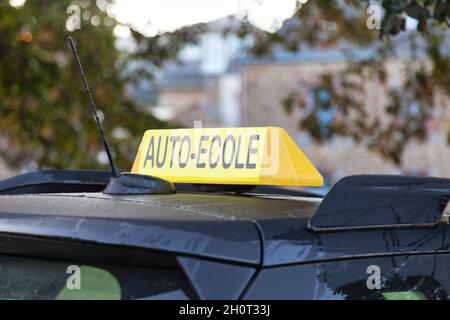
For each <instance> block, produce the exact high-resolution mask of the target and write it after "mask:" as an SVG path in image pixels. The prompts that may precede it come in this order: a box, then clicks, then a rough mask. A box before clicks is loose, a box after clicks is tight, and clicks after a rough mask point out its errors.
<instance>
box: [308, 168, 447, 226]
mask: <svg viewBox="0 0 450 320" xmlns="http://www.w3.org/2000/svg"><path fill="white" fill-rule="evenodd" d="M449 199H450V179H444V178H428V177H410V176H394V175H392V176H390V175H356V176H349V177H345V178H343V179H341V180H339V181H338V182H337V183H336V184H335V185H334V186H333V187H332V188H331V190H330V191H329V192H328V194H327V195H326V196H325V198H324V199H323V200H322V202H321V204H320V205H319V207H318V208H317V210H316V211H315V213H314V215H313V216H312V217H311V219H310V220H309V222H308V229H309V230H310V231H313V232H333V231H358V230H370V229H386V228H388V229H389V228H394V229H399V228H423V227H433V226H435V225H438V224H444V223H448V214H445V212H444V211H446V210H445V207H446V206H448V202H449Z"/></svg>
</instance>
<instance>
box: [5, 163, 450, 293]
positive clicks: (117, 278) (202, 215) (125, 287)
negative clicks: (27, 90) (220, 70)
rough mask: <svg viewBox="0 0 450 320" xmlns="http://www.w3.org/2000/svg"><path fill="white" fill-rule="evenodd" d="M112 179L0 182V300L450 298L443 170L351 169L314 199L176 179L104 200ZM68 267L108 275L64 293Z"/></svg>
mask: <svg viewBox="0 0 450 320" xmlns="http://www.w3.org/2000/svg"><path fill="white" fill-rule="evenodd" d="M109 178H110V174H109V173H107V172H94V171H88V172H82V171H72V172H71V171H43V172H38V173H33V174H29V175H23V176H18V177H14V178H12V179H9V180H5V181H3V182H0V298H6V299H56V298H69V299H70V298H87V299H89V298H104V299H448V298H449V297H450V249H449V245H450V226H449V225H448V221H447V220H448V205H447V202H448V199H449V196H450V180H448V179H437V178H411V177H400V176H398V177H395V176H354V177H348V178H345V179H343V180H341V181H340V182H338V183H337V184H336V185H335V186H334V187H333V189H332V190H331V191H330V192H329V193H328V194H327V196H326V197H325V199H322V198H320V197H316V196H313V195H310V194H302V193H298V194H296V193H295V192H293V193H291V194H289V192H287V191H282V192H280V190H277V191H274V190H267V189H266V190H265V189H259V190H258V188H257V189H255V190H254V191H252V192H250V193H244V194H234V193H231V192H225V193H204V192H198V191H195V190H189V189H187V190H186V188H184V189H185V191H182V189H183V186H177V193H175V194H165V195H155V194H153V195H108V194H104V193H102V192H101V190H103V189H104V187H105V185H106V183H107V182H108V180H109ZM275 192H276V193H277V194H274V193H275ZM446 206H447V208H446ZM70 266H78V267H80V268H81V271H82V272H81V276H82V277H83V275H84V274H83V270H84V271H86V270H87V271H86V272H87V273H88V274H89V275H88V276H87V278H86V279H88V278H89V279H93V278H95V279H97V280H98V279H104V281H103V282H102V281H100V282H98V283H97V285H94V284H92V283H88V281H87V280H83V278H82V279H81V290H79V291H77V290H73V291H68V290H67V288H66V286H67V281H68V278H70V276H71V272H70ZM374 266H375V267H374ZM374 268H375V269H377V270H378V271H379V272H380V275H379V277H378V279H375V281H374V277H373V275H374V271H373V270H375V269H374ZM375 271H376V270H375ZM96 272H97V273H96ZM92 274H93V275H92ZM95 275H97V277H96V276H95ZM102 277H103V278H102ZM377 281H378V282H377ZM99 283H100V284H99ZM371 284H372V285H371ZM373 285H375V287H374V286H373ZM83 290H84V291H83ZM79 292H83V294H81V295H79Z"/></svg>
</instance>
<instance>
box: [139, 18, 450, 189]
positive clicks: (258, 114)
mask: <svg viewBox="0 0 450 320" xmlns="http://www.w3.org/2000/svg"><path fill="white" fill-rule="evenodd" d="M225 24H229V20H224V19H223V20H219V21H216V22H214V23H213V24H212V28H210V29H211V30H212V31H211V32H210V33H208V34H206V35H204V36H203V38H202V40H201V41H200V44H199V45H198V46H195V47H194V46H192V47H189V48H186V49H185V50H184V51H183V52H182V53H181V55H180V61H181V63H175V62H171V63H168V64H167V65H166V67H165V68H164V70H163V72H162V73H161V75H160V76H159V77H158V78H157V80H156V82H155V83H153V84H151V85H149V87H148V88H147V89H145V88H144V89H142V90H143V91H144V92H150V91H151V92H153V96H152V97H153V98H152V100H151V102H150V99H148V100H147V101H149V102H148V103H145V105H146V107H147V108H148V109H149V111H150V112H152V113H153V114H154V115H155V116H156V117H158V118H160V119H161V120H165V121H169V122H171V123H173V124H177V125H179V126H183V127H192V126H193V125H194V121H202V122H203V126H204V127H231V126H280V127H283V128H285V129H286V130H287V131H288V132H289V133H290V135H291V136H292V137H293V138H294V139H295V140H296V142H297V143H298V144H299V145H300V146H301V148H302V149H303V151H304V152H305V153H306V154H307V155H308V156H309V157H310V158H311V159H313V162H314V163H315V164H316V165H317V166H318V168H319V170H321V172H322V173H324V174H325V175H326V176H327V177H329V179H330V180H331V181H336V180H337V179H339V178H341V177H342V176H345V175H350V174H358V173H386V174H402V173H404V174H412V175H432V176H446V177H450V166H448V165H447V164H446V162H445V161H444V160H443V159H448V158H449V157H450V148H449V146H448V144H447V141H446V133H447V130H448V128H449V126H450V110H449V107H448V105H449V102H448V101H440V102H439V103H440V104H442V105H444V106H445V107H444V108H440V109H439V115H436V116H435V120H433V123H431V124H429V130H430V137H429V139H428V141H427V142H426V143H410V144H409V145H408V146H407V148H406V151H405V153H404V158H403V159H404V161H403V164H402V165H401V166H400V167H398V166H396V165H394V164H393V163H392V162H389V161H387V160H386V159H384V158H382V157H381V156H380V155H379V154H377V153H374V152H371V151H369V150H367V148H366V147H364V146H359V145H356V144H355V143H353V142H352V141H351V140H349V139H345V138H334V139H333V140H332V141H329V142H327V143H323V144H317V143H315V142H314V141H313V140H312V139H311V138H310V136H309V135H308V134H307V133H306V132H302V131H300V130H299V119H300V117H301V115H300V113H299V112H300V111H299V110H296V111H295V112H294V113H291V114H289V113H287V112H286V111H285V110H284V108H283V103H282V102H283V100H284V99H285V98H286V97H287V96H288V95H289V94H291V93H292V92H295V91H298V92H302V93H303V94H304V95H305V96H306V97H308V94H309V92H311V91H312V90H314V89H315V88H316V87H317V86H318V85H319V82H320V76H321V74H323V73H324V72H325V71H326V72H337V71H338V70H340V69H341V68H343V67H345V65H346V63H347V57H346V56H345V55H344V54H343V53H342V51H340V50H336V49H334V50H333V49H329V50H313V49H307V50H302V51H300V52H298V53H285V52H275V54H274V55H273V56H271V57H270V58H255V57H251V56H246V55H244V54H243V52H245V46H246V43H245V41H243V40H239V39H237V38H236V37H232V36H227V37H223V36H222V33H221V28H222V27H223V26H224V25H225ZM400 42H401V41H400ZM397 49H398V53H399V57H400V58H399V59H397V60H392V61H390V62H389V68H388V71H389V72H388V79H389V80H388V81H389V82H390V83H391V84H394V85H395V84H400V83H401V82H402V80H403V78H402V77H403V75H402V74H403V73H402V68H403V67H404V59H410V58H411V57H410V56H409V54H408V52H409V51H408V50H409V48H408V47H406V46H405V47H404V46H402V45H399V47H398V48H397ZM373 53H374V50H370V49H365V50H361V49H358V48H354V52H353V55H354V58H356V59H360V58H364V57H367V56H368V55H370V54H373ZM149 88H151V89H149ZM366 89H367V90H366V95H367V96H366V101H367V109H368V110H369V112H370V113H371V114H377V115H382V114H383V110H382V108H380V106H384V105H385V103H386V97H385V96H384V93H383V92H384V91H383V89H382V88H380V87H379V86H378V84H377V83H376V82H373V83H368V85H367V88H366Z"/></svg>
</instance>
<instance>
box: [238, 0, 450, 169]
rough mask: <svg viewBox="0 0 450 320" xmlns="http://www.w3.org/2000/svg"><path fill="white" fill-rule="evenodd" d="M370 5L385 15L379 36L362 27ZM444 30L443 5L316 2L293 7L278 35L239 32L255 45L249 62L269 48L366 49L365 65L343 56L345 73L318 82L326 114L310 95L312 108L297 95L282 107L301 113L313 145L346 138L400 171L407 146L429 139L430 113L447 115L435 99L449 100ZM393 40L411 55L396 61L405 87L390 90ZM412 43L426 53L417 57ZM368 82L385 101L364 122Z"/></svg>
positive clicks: (394, 0) (449, 8)
mask: <svg viewBox="0 0 450 320" xmlns="http://www.w3.org/2000/svg"><path fill="white" fill-rule="evenodd" d="M303 2H304V1H303ZM370 5H378V6H379V8H380V9H381V7H382V8H383V10H384V15H383V18H382V21H381V23H380V27H381V28H380V30H372V29H371V28H369V26H368V21H369V19H371V16H370V13H371V10H367V9H370V7H369V6H370ZM379 12H380V13H381V10H379ZM372 13H373V12H372ZM406 16H409V17H411V18H414V19H416V20H417V30H416V31H413V30H410V31H408V33H407V34H406V37H405V33H403V31H405V29H406ZM380 18H381V16H380ZM449 26H450V3H449V2H448V1H444V0H423V1H420V0H417V1H416V0H383V1H353V0H347V1H327V0H322V1H308V2H307V3H306V4H303V5H302V6H299V10H297V12H296V13H295V15H294V17H293V18H291V19H290V20H289V22H288V23H286V24H285V25H284V26H283V27H282V28H281V29H280V30H279V31H278V32H276V33H273V34H271V33H267V32H263V31H260V30H259V31H258V30H254V28H253V27H251V26H250V25H249V24H244V25H243V26H242V27H241V29H240V30H239V31H238V34H240V35H242V36H244V37H245V36H247V35H248V34H250V33H252V34H254V37H255V39H256V41H255V44H254V45H253V47H251V48H250V49H249V50H250V52H252V53H253V54H255V55H268V54H269V55H270V54H271V52H272V51H273V50H274V49H275V48H276V49H277V50H280V49H281V50H286V51H301V50H302V48H304V46H305V45H309V46H312V47H313V48H326V47H330V46H335V47H337V48H339V47H345V46H347V47H351V46H352V45H353V48H354V49H353V50H355V46H356V48H364V47H371V48H372V49H373V52H374V54H373V55H371V56H370V57H368V58H365V59H363V60H361V59H359V60H358V59H356V58H355V57H354V56H353V54H352V52H351V50H349V51H348V52H346V53H347V55H348V60H349V62H348V64H347V67H346V68H345V69H343V70H342V71H340V72H338V73H325V74H323V76H322V81H321V84H320V85H319V86H318V87H317V88H315V89H316V92H326V93H327V95H328V96H329V97H328V98H327V99H328V100H329V102H328V103H327V105H326V106H325V107H324V104H323V101H321V100H320V99H321V96H323V94H322V95H320V94H314V95H313V99H314V103H312V104H311V105H308V106H306V105H305V101H304V99H303V96H302V95H301V94H299V92H298V91H294V92H292V93H291V94H290V95H289V96H287V97H286V99H285V100H284V106H285V108H286V109H287V110H288V111H292V110H293V109H294V108H300V109H301V110H302V115H303V116H302V118H301V119H300V121H299V126H300V127H301V128H302V129H304V130H305V131H307V132H309V133H310V134H311V136H312V137H313V138H314V139H315V140H316V141H317V142H323V141H326V140H329V139H330V138H332V137H333V136H345V137H351V138H353V139H354V140H355V141H356V142H358V143H364V144H365V145H367V146H368V147H369V148H370V149H372V150H375V151H377V152H378V153H380V154H381V155H383V156H384V157H385V158H387V159H389V160H391V161H393V162H394V163H397V164H399V163H400V162H401V159H402V153H403V150H404V148H405V146H406V144H407V143H408V142H409V141H411V140H414V139H415V140H418V141H423V140H425V139H426V138H427V135H428V131H429V126H430V123H432V121H430V120H431V119H432V114H433V109H434V108H436V107H438V108H443V109H445V108H447V107H448V105H447V104H446V103H445V100H443V99H440V100H438V97H442V96H444V97H447V98H449V97H450V72H449V71H450V57H449V56H448V54H447V52H446V51H447V50H446V49H445V48H444V44H445V43H444V41H445V36H446V35H447V39H448V34H449V33H448V27H449ZM399 33H402V36H403V37H404V38H406V40H407V42H408V43H406V44H409V48H410V50H409V55H407V56H405V55H404V54H403V56H402V61H403V63H404V68H403V73H404V74H403V75H404V79H405V80H404V83H402V84H401V86H393V85H392V84H390V83H389V82H388V81H387V80H388V78H387V74H388V70H387V69H388V63H389V60H390V59H392V58H396V57H398V52H397V50H396V47H395V45H396V44H397V45H398V40H399V39H398V37H397V36H396V35H397V34H399ZM418 43H421V44H422V47H424V48H425V50H422V52H421V51H420V50H418V48H417V47H418V46H417V44H418ZM447 45H448V42H447ZM356 50H358V49H356ZM370 80H375V81H377V82H378V83H379V85H380V87H382V88H383V90H384V92H385V93H386V95H387V96H388V97H389V102H388V104H387V105H385V106H382V105H380V108H382V109H383V111H384V112H383V116H381V117H374V116H369V115H368V113H367V109H366V108H365V99H366V98H365V97H366V95H365V92H366V91H365V90H367V87H366V86H367V84H368V83H369V81H370ZM447 101H448V100H447ZM325 109H328V113H327V115H328V119H329V121H328V120H327V121H325V122H324V121H323V120H321V119H319V118H320V117H321V115H323V114H324V110H325ZM448 143H450V130H449V131H448Z"/></svg>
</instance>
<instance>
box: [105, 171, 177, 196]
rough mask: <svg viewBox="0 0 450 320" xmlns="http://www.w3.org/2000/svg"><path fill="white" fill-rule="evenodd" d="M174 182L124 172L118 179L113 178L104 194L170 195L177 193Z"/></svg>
mask: <svg viewBox="0 0 450 320" xmlns="http://www.w3.org/2000/svg"><path fill="white" fill-rule="evenodd" d="M175 192H176V190H175V187H174V185H173V183H172V182H170V181H167V180H164V179H161V178H156V177H152V176H147V175H141V174H132V173H129V172H122V173H121V174H120V175H119V176H118V177H117V178H111V180H109V183H108V185H107V186H106V188H105V190H103V193H104V194H122V195H126V194H169V193H175Z"/></svg>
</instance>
